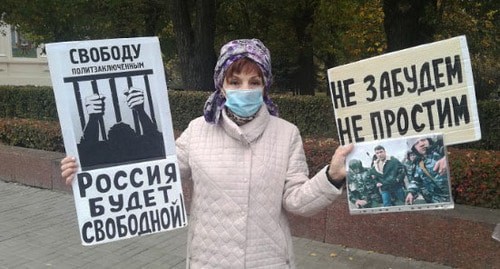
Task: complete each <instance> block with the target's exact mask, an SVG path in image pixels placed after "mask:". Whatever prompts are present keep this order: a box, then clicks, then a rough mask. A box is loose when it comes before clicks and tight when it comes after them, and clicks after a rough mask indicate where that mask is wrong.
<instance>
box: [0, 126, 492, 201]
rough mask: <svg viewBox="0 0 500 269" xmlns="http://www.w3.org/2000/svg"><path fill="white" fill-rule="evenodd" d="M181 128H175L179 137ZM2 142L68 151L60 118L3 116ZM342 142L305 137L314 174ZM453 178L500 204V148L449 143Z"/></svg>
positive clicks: (460, 192) (463, 195)
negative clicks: (476, 148) (475, 148)
mask: <svg viewBox="0 0 500 269" xmlns="http://www.w3.org/2000/svg"><path fill="white" fill-rule="evenodd" d="M179 134H180V132H179V131H176V132H175V136H176V137H177V136H178V135H179ZM0 143H4V144H8V145H13V146H20V147H27V148H35V149H41V150H48V151H59V152H64V146H63V142H62V137H61V131H60V128H59V123H58V122H56V121H44V120H32V119H2V118H0ZM338 145H339V143H338V141H337V140H335V139H333V138H319V137H314V138H312V137H304V150H305V154H306V157H307V164H308V167H309V172H310V175H314V174H316V173H317V172H318V171H319V170H321V169H322V168H323V167H324V166H325V165H327V164H328V163H329V162H330V159H331V157H332V155H333V153H334V152H335V149H336V148H337V147H338ZM448 151H449V152H448V154H449V155H448V156H449V164H450V167H451V169H450V170H451V175H450V180H451V184H452V193H453V197H454V199H455V202H456V203H459V204H466V205H473V206H480V207H486V208H496V209H498V208H500V170H499V169H498V167H500V161H499V157H500V151H489V150H473V149H462V148H456V147H448Z"/></svg>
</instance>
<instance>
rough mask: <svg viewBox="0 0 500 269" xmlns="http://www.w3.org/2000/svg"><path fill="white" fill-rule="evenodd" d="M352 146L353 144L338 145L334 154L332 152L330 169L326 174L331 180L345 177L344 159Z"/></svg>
mask: <svg viewBox="0 0 500 269" xmlns="http://www.w3.org/2000/svg"><path fill="white" fill-rule="evenodd" d="M353 148H354V145H353V144H348V145H345V146H339V147H338V148H337V149H336V150H335V154H333V156H332V160H331V161H330V169H329V170H328V174H329V175H330V177H331V178H332V179H333V180H335V181H342V180H344V178H345V177H346V175H347V172H346V169H345V159H346V157H347V155H348V154H349V153H350V152H351V151H352V149H353Z"/></svg>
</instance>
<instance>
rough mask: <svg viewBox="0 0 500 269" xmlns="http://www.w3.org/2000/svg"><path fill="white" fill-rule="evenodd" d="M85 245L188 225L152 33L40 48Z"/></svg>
mask: <svg viewBox="0 0 500 269" xmlns="http://www.w3.org/2000/svg"><path fill="white" fill-rule="evenodd" d="M46 50H47V56H48V62H49V69H50V74H51V79H52V84H53V89H54V95H55V99H56V104H57V111H58V116H59V121H60V124H61V131H62V134H63V139H64V146H65V149H66V154H67V155H68V156H74V157H75V158H76V161H77V163H78V164H79V171H78V173H77V174H76V177H75V180H74V181H73V185H72V187H73V195H74V199H75V205H76V211H77V216H78V224H79V230H80V236H81V240H82V244H83V245H94V244H100V243H106V242H111V241H115V240H120V239H126V238H130V237H135V236H140V235H145V234H152V233H157V232H161V231H167V230H172V229H175V228H180V227H184V226H186V225H187V217H186V211H185V208H184V199H183V193H182V187H181V180H180V176H179V171H178V167H177V159H176V155H175V140H174V135H173V128H172V120H171V115H170V107H169V103H168V95H167V85H166V83H165V73H164V70H163V62H162V58H161V52H160V46H159V41H158V39H157V38H156V37H143V38H123V39H109V40H90V41H75V42H62V43H52V44H47V45H46Z"/></svg>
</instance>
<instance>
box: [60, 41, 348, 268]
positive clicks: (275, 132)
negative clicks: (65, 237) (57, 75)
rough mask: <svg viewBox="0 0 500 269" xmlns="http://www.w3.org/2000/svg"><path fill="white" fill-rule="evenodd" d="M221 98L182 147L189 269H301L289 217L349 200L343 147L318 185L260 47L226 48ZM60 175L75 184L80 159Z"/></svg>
mask: <svg viewBox="0 0 500 269" xmlns="http://www.w3.org/2000/svg"><path fill="white" fill-rule="evenodd" d="M214 82H215V85H216V91H215V92H214V93H213V94H212V95H211V96H210V97H209V99H208V100H207V102H206V104H205V108H204V116H203V117H200V118H197V119H194V120H193V121H192V122H191V123H190V124H189V126H188V128H187V129H186V130H185V131H184V132H183V133H182V135H181V136H180V137H179V138H178V139H177V141H176V146H177V158H178V162H179V167H180V171H181V176H182V179H183V180H192V182H193V196H192V201H191V210H190V225H189V231H188V255H187V266H188V268H256V267H272V268H294V267H295V264H294V254H293V250H292V237H291V234H290V229H289V224H288V220H287V218H286V213H285V211H288V212H291V213H294V214H299V215H303V216H311V215H314V214H315V213H317V212H319V211H320V210H321V209H323V208H325V207H326V206H328V205H330V204H331V203H332V202H333V200H334V199H335V198H336V197H338V196H339V195H340V194H341V192H342V191H341V189H342V186H343V184H344V182H345V174H346V172H345V167H344V162H345V157H346V155H347V154H348V153H349V152H350V151H351V150H352V145H349V146H346V147H339V148H338V149H337V150H336V152H335V154H334V155H333V157H332V160H331V162H330V165H328V166H326V167H325V168H324V169H322V170H321V171H320V172H319V173H318V174H317V175H315V176H314V177H313V178H311V179H309V178H308V167H307V163H306V159H305V155H304V150H303V147H302V140H301V137H300V134H299V130H298V129H297V127H296V126H294V125H293V124H291V123H289V122H287V121H285V120H283V119H280V118H278V117H276V115H277V108H276V106H275V105H274V104H273V102H272V101H271V99H270V98H269V95H268V91H269V88H270V85H271V82H272V73H271V59H270V54H269V50H268V49H267V48H266V47H265V46H264V44H262V42H261V41H259V40H257V39H241V40H234V41H231V42H229V43H227V44H226V45H224V46H223V47H222V49H221V53H220V56H219V60H218V62H217V65H216V67H215V73H214ZM61 169H62V171H63V172H62V176H63V178H65V179H66V181H67V183H71V181H72V179H73V177H74V174H75V172H76V171H77V170H76V169H77V167H76V162H75V161H74V158H69V157H67V158H65V159H64V160H63V161H62V165H61Z"/></svg>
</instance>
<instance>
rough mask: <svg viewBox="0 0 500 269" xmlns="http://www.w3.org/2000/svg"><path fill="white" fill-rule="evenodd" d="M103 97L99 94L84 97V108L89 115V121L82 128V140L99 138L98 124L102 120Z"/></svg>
mask: <svg viewBox="0 0 500 269" xmlns="http://www.w3.org/2000/svg"><path fill="white" fill-rule="evenodd" d="M104 99H105V97H104V96H102V95H99V94H92V95H90V96H87V97H86V98H85V109H86V110H87V114H88V115H89V121H88V122H87V125H85V129H84V130H83V137H82V141H97V140H99V125H100V124H102V122H103V119H102V117H103V115H104V109H105V105H104Z"/></svg>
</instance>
